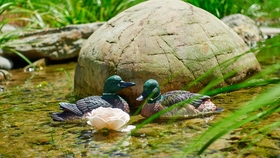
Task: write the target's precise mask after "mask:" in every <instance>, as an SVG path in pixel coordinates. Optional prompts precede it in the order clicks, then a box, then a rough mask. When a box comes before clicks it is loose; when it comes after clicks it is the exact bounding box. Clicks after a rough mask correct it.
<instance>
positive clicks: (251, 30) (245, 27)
mask: <svg viewBox="0 0 280 158" xmlns="http://www.w3.org/2000/svg"><path fill="white" fill-rule="evenodd" d="M221 20H222V21H223V22H224V23H225V24H227V25H228V26H229V27H230V28H232V29H233V30H234V31H235V32H236V33H237V34H238V35H239V36H240V37H241V38H242V39H243V40H244V42H245V43H246V44H247V45H248V46H251V47H253V46H256V44H257V42H260V41H262V40H263V34H262V31H261V30H260V28H259V27H258V26H257V24H256V22H255V21H254V20H252V19H251V18H250V17H248V16H245V15H242V14H232V15H229V16H226V17H224V18H222V19H221Z"/></svg>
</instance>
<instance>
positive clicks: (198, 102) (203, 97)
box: [191, 95, 210, 107]
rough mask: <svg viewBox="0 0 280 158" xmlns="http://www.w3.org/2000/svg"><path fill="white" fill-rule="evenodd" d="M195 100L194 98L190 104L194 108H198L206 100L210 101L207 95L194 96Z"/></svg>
mask: <svg viewBox="0 0 280 158" xmlns="http://www.w3.org/2000/svg"><path fill="white" fill-rule="evenodd" d="M195 96H196V97H197V98H195V99H194V100H193V101H192V102H191V104H192V105H193V106H195V107H199V106H200V105H201V104H202V102H203V101H205V100H207V99H210V97H209V96H207V95H195Z"/></svg>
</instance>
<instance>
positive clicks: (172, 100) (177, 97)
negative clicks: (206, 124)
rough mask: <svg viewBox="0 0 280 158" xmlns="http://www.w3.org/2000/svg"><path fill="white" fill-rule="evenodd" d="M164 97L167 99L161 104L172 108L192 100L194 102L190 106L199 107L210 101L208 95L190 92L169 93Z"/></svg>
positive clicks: (177, 91)
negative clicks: (174, 105)
mask: <svg viewBox="0 0 280 158" xmlns="http://www.w3.org/2000/svg"><path fill="white" fill-rule="evenodd" d="M163 96H165V98H164V100H163V101H162V103H161V104H162V105H164V106H171V105H173V104H176V103H179V102H181V101H186V100H188V99H191V98H192V99H193V100H191V102H190V104H191V105H193V106H195V107H198V106H199V105H200V104H201V103H202V102H203V101H205V100H206V99H210V97H209V96H207V95H201V94H198V93H191V92H189V91H183V90H176V91H169V92H166V93H165V94H163Z"/></svg>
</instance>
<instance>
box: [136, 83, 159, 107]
mask: <svg viewBox="0 0 280 158" xmlns="http://www.w3.org/2000/svg"><path fill="white" fill-rule="evenodd" d="M146 98H148V102H149V103H155V102H157V101H158V100H160V98H161V94H160V87H159V84H158V82H157V81H156V80H154V79H149V80H147V81H146V82H145V83H144V86H143V92H142V94H141V95H140V96H139V97H138V98H137V99H136V100H138V101H141V100H144V99H146Z"/></svg>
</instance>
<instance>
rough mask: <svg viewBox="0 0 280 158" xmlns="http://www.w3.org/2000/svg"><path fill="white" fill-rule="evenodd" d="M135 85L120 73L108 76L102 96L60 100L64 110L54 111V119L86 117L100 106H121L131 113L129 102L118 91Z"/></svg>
mask: <svg viewBox="0 0 280 158" xmlns="http://www.w3.org/2000/svg"><path fill="white" fill-rule="evenodd" d="M132 86H135V83H134V82H125V81H123V80H122V78H121V77H120V76H118V75H113V76H110V77H109V78H107V80H106V81H105V83H104V88H103V94H102V96H89V97H86V98H83V99H80V100H78V101H76V102H75V103H66V102H60V103H59V105H60V110H62V112H58V113H52V114H51V118H52V119H53V121H61V122H62V121H66V120H73V119H79V118H83V117H86V116H87V114H88V113H89V112H91V111H92V110H93V109H96V108H98V107H104V108H109V107H110V108H119V109H121V110H123V111H124V112H127V113H129V111H130V109H129V105H128V103H127V102H126V101H125V100H124V99H123V98H122V97H120V96H119V95H117V94H116V93H117V92H119V91H121V90H122V89H124V88H128V87H132Z"/></svg>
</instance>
